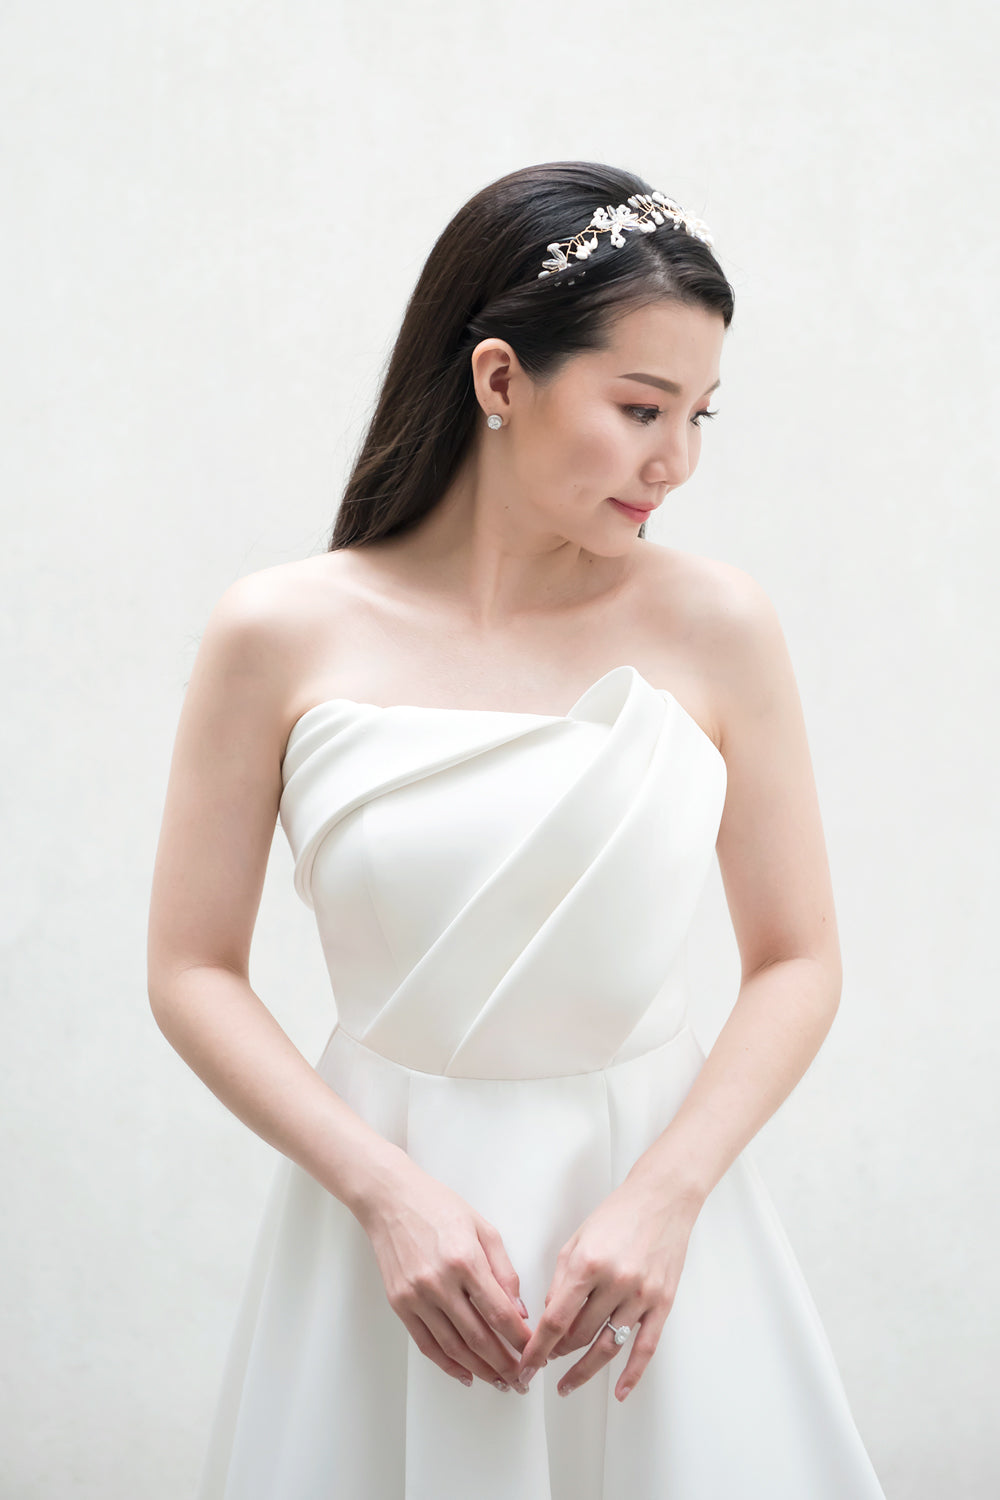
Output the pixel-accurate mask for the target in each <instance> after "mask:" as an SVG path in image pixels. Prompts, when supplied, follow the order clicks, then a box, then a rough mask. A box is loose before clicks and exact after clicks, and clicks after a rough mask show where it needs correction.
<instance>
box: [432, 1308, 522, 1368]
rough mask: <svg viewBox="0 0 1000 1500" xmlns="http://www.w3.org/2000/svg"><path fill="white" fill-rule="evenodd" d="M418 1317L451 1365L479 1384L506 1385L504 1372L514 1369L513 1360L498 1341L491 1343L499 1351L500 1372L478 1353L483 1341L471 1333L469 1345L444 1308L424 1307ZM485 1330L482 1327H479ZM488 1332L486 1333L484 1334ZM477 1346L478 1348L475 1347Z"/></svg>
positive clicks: (482, 1346)
mask: <svg viewBox="0 0 1000 1500" xmlns="http://www.w3.org/2000/svg"><path fill="white" fill-rule="evenodd" d="M420 1316H421V1317H422V1318H423V1320H424V1322H425V1323H426V1325H427V1328H428V1329H429V1331H430V1333H431V1334H432V1335H433V1337H434V1338H435V1339H436V1340H437V1343H438V1345H439V1346H440V1348H441V1350H442V1352H443V1353H444V1354H445V1355H446V1356H447V1358H449V1359H451V1360H452V1361H454V1363H455V1364H458V1365H462V1366H463V1367H464V1368H465V1369H466V1370H468V1371H469V1372H470V1374H472V1375H475V1376H477V1377H478V1378H479V1379H480V1380H488V1381H489V1382H490V1384H491V1385H492V1384H493V1383H494V1381H496V1380H502V1381H504V1383H505V1384H507V1385H510V1384H511V1381H510V1379H509V1378H508V1375H507V1370H508V1369H509V1370H510V1372H511V1374H513V1372H514V1371H515V1370H516V1369H517V1362H516V1360H514V1359H512V1357H511V1355H510V1354H508V1353H507V1351H506V1350H504V1349H503V1346H502V1345H501V1344H500V1343H499V1341H495V1342H496V1345H497V1348H498V1349H501V1350H502V1351H503V1358H502V1361H501V1365H502V1367H501V1368H499V1369H498V1368H497V1367H496V1366H494V1365H493V1364H491V1363H490V1361H489V1359H487V1358H486V1357H485V1356H484V1354H483V1353H481V1352H480V1350H481V1349H484V1348H485V1341H484V1339H483V1338H481V1337H480V1335H478V1334H476V1333H473V1334H472V1339H473V1343H472V1344H470V1343H469V1342H468V1341H467V1339H466V1338H465V1336H464V1335H463V1333H462V1332H461V1330H460V1329H459V1328H458V1327H457V1326H456V1324H455V1323H454V1322H453V1321H452V1317H451V1312H450V1310H448V1309H445V1308H439V1307H432V1306H428V1307H426V1308H424V1310H423V1311H422V1312H421V1314H420ZM483 1327H484V1328H485V1324H484V1325H483ZM487 1332H488V1330H487ZM476 1346H478V1347H476Z"/></svg>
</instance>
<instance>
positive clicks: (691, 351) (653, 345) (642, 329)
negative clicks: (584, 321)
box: [601, 300, 725, 370]
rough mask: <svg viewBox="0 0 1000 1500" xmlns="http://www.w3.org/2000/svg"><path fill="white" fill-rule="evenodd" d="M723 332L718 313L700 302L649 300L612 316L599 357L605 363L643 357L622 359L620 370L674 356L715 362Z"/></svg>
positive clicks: (697, 361) (632, 368) (652, 365)
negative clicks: (605, 343)
mask: <svg viewBox="0 0 1000 1500" xmlns="http://www.w3.org/2000/svg"><path fill="white" fill-rule="evenodd" d="M724 334H725V324H724V323H723V321H722V315H721V313H717V312H712V311H711V310H710V309H709V308H707V307H702V306H701V304H700V303H699V304H690V303H684V302H674V301H667V300H663V301H660V302H653V303H650V304H648V305H647V306H645V307H636V308H631V309H630V310H629V311H628V312H624V313H621V314H620V315H619V316H618V317H617V318H615V320H614V321H613V322H612V323H611V324H610V326H609V328H608V335H607V336H608V347H607V348H606V349H604V350H602V351H601V359H602V362H603V363H605V364H608V365H611V364H616V363H618V362H620V361H621V360H622V359H625V360H626V361H628V360H643V359H644V360H646V363H645V364H641V363H639V364H636V363H632V364H629V363H625V364H623V365H621V369H622V370H634V369H643V370H646V369H655V368H656V366H655V364H650V363H649V361H660V362H662V361H664V360H671V359H677V358H680V359H683V360H685V361H688V362H695V363H701V364H704V362H705V361H707V362H709V363H712V362H713V361H714V362H715V364H718V361H719V355H720V353H721V351H722V340H723V336H724Z"/></svg>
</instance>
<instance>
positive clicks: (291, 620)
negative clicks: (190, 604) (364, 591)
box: [202, 553, 352, 711]
mask: <svg viewBox="0 0 1000 1500" xmlns="http://www.w3.org/2000/svg"><path fill="white" fill-rule="evenodd" d="M351 587H352V584H351V580H350V577H349V569H348V568H347V567H345V566H344V565H343V559H342V558H341V557H340V556H339V554H336V553H330V554H322V555H320V556H316V557H309V558H303V559H300V560H296V561H294V562H289V563H279V564H276V565H275V566H273V567H269V568H262V569H260V570H258V571H257V572H255V573H248V574H246V575H245V576H244V577H242V578H239V579H237V580H236V582H234V583H232V584H230V585H229V587H228V588H227V589H226V590H225V591H224V592H223V593H222V594H221V595H220V596H219V598H218V599H217V601H216V603H215V606H214V608H213V609H212V612H211V615H210V617H209V620H208V623H207V625H206V628H205V635H204V638H203V644H202V650H203V652H207V654H209V655H210V656H212V657H213V658H216V659H218V660H219V662H220V665H221V664H222V663H224V664H225V669H226V670H228V671H232V672H237V673H243V672H247V673H252V674H253V676H254V677H255V678H256V679H257V687H258V689H267V691H268V696H269V697H271V698H272V700H273V701H275V702H276V703H278V705H279V706H280V704H281V703H282V700H285V704H286V706H287V707H288V709H289V711H291V710H292V709H293V708H294V704H295V702H296V699H297V696H298V693H299V688H300V684H301V682H302V680H303V678H304V677H306V676H307V675H308V673H309V671H310V669H311V662H312V659H313V657H314V656H315V655H316V654H317V653H321V652H322V651H323V650H324V648H325V646H326V644H327V643H328V642H330V641H333V640H335V639H336V638H337V635H338V626H339V623H340V621H341V620H342V619H343V618H346V617H348V615H349V611H348V609H347V604H348V602H349V598H350V594H351Z"/></svg>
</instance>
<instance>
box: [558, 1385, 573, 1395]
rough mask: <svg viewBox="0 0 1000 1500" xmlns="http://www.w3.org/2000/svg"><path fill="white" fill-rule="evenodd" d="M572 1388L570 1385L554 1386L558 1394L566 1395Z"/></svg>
mask: <svg viewBox="0 0 1000 1500" xmlns="http://www.w3.org/2000/svg"><path fill="white" fill-rule="evenodd" d="M572 1389H573V1387H572V1386H571V1385H557V1386H556V1390H557V1391H558V1392H559V1394H560V1396H568V1395H569V1393H570V1391H571V1390H572Z"/></svg>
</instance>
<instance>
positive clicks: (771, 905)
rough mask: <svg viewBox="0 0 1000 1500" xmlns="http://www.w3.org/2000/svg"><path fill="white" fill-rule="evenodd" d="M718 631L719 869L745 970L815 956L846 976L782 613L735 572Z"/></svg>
mask: <svg viewBox="0 0 1000 1500" xmlns="http://www.w3.org/2000/svg"><path fill="white" fill-rule="evenodd" d="M714 615H715V619H714V621H713V629H712V632H711V635H712V642H711V646H710V650H711V653H712V657H713V661H712V677H713V681H714V683H715V685H716V688H717V691H718V694H719V722H720V727H721V731H722V738H721V749H722V753H723V756H724V758H725V761H726V768H727V789H726V799H725V805H724V808H723V814H722V821H721V824H720V828H719V836H718V840H717V845H716V848H717V852H718V858H719V868H720V871H721V874H722V880H723V886H724V888H725V893H726V900H727V902H728V905H729V911H730V915H731V917H732V921H733V928H734V931H735V934H736V940H737V944H738V946H739V950H740V957H741V960H742V967H743V972H744V975H746V974H748V973H750V972H752V971H753V970H755V969H757V968H760V967H761V966H762V965H764V964H767V963H771V962H774V961H776V960H778V959H782V958H795V957H815V958H819V959H822V960H823V961H824V962H826V963H827V964H829V965H830V966H831V967H832V969H833V971H834V972H835V974H836V975H837V979H838V983H839V979H840V947H839V939H838V935H837V923H836V915H835V911H834V898H833V891H832V885H831V880H830V870H829V863H828V858H827V852H826V842H825V838H824V834H823V827H822V821H821V816H820V809H819V800H818V795H817V790H816V784H815V778H814V775H813V768H812V758H811V755H810V751H809V744H808V740H807V735H806V726H805V722H804V718H803V713H802V705H801V701H800V698H799V692H798V687H797V685H796V682H795V676H794V672H793V669H792V663H791V660H790V657H789V653H788V648H787V644H786V641H785V637H784V633H783V631H782V628H781V625H780V622H779V620H778V616H777V613H776V611H775V609H774V606H773V605H772V603H771V601H770V600H769V598H768V597H767V595H766V594H765V592H764V590H763V589H762V588H761V587H760V585H759V584H757V583H756V582H755V581H754V580H753V579H752V578H751V577H750V576H749V575H748V574H746V573H743V572H742V571H741V570H739V569H735V568H731V569H726V570H725V575H724V583H723V585H722V588H721V594H720V598H719V601H718V608H717V609H716V611H714Z"/></svg>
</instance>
